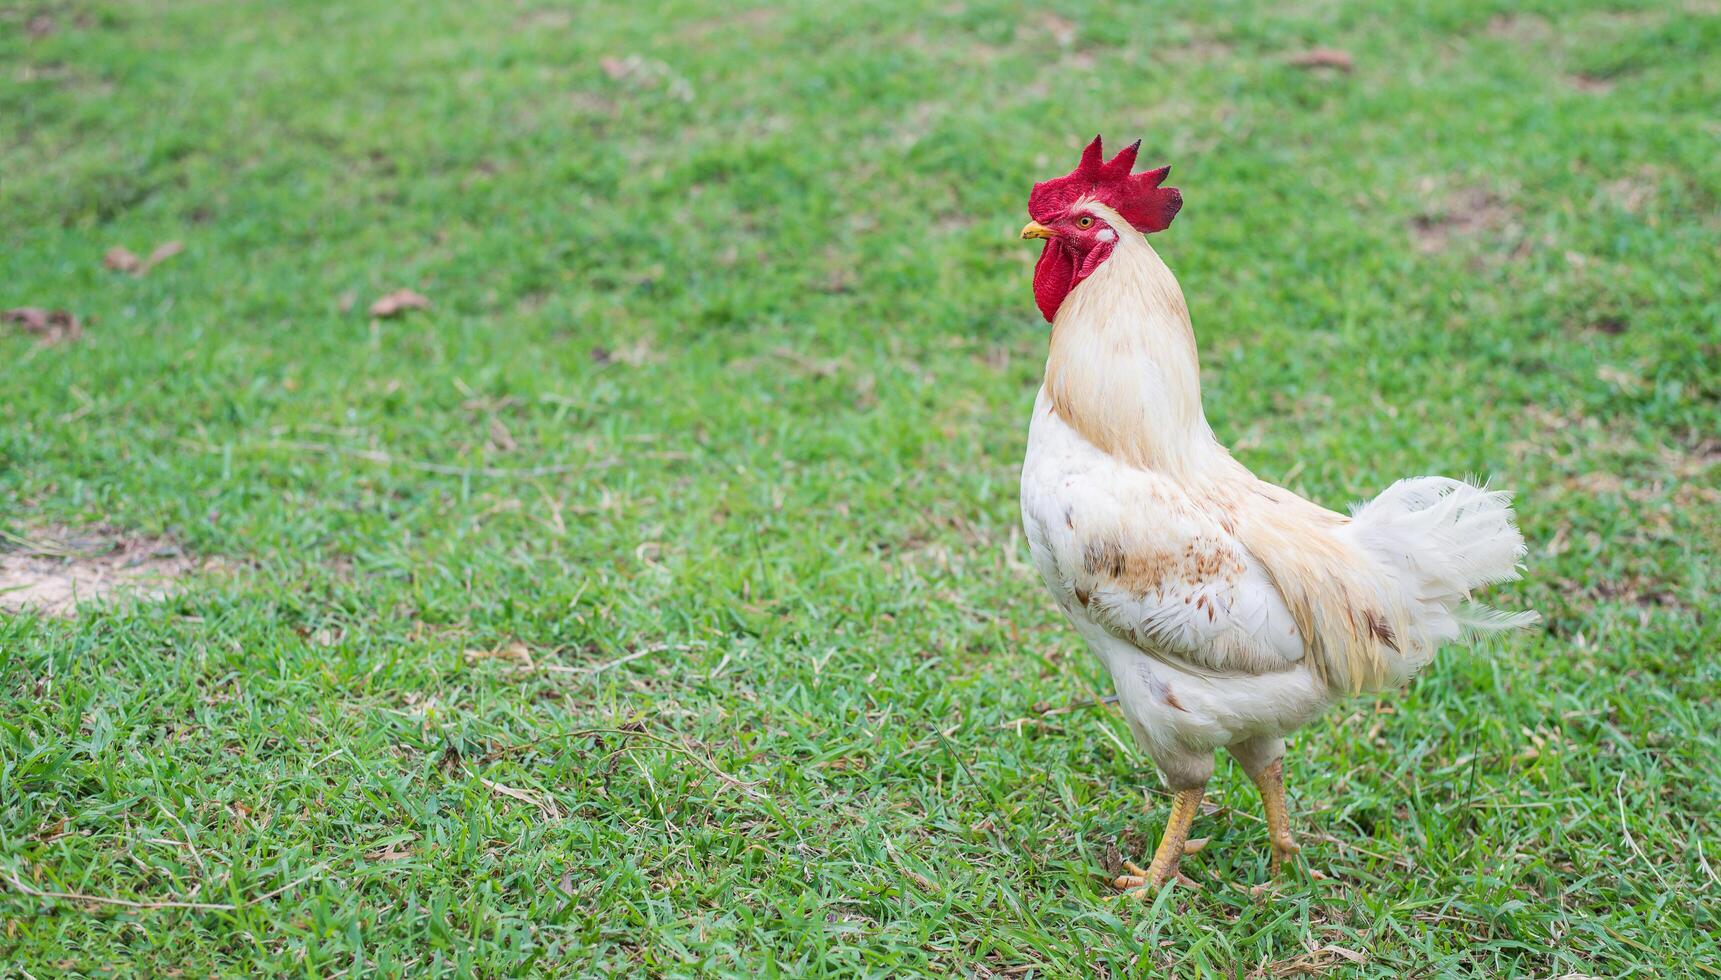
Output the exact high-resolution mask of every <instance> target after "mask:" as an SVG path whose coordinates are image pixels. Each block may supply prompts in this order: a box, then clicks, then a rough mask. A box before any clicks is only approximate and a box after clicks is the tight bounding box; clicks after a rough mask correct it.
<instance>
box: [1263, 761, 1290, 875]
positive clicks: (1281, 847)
mask: <svg viewBox="0 0 1721 980" xmlns="http://www.w3.org/2000/svg"><path fill="white" fill-rule="evenodd" d="M1252 778H1253V779H1254V780H1255V787H1256V788H1257V789H1259V790H1260V791H1261V805H1262V806H1263V808H1265V809H1266V811H1267V841H1268V842H1269V843H1271V844H1272V845H1273V858H1272V865H1271V867H1272V870H1273V874H1275V875H1276V874H1278V873H1279V869H1280V868H1281V867H1283V866H1284V863H1285V861H1286V860H1287V859H1292V858H1295V856H1296V854H1297V852H1298V851H1300V850H1302V848H1301V847H1300V846H1298V844H1297V841H1296V839H1295V838H1293V837H1292V836H1291V815H1290V813H1289V812H1288V811H1287V810H1286V809H1285V760H1284V759H1282V758H1279V759H1274V760H1273V763H1272V765H1269V766H1268V767H1267V768H1265V769H1263V770H1261V771H1260V772H1259V773H1257V774H1256V775H1255V776H1254V777H1252Z"/></svg>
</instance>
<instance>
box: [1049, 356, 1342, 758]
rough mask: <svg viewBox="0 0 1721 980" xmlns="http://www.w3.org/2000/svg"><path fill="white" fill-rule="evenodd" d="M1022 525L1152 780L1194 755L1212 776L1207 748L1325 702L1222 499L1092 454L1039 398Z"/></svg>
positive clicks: (1297, 718) (1294, 718) (1272, 728)
mask: <svg viewBox="0 0 1721 980" xmlns="http://www.w3.org/2000/svg"><path fill="white" fill-rule="evenodd" d="M1215 451H1216V452H1222V451H1220V450H1218V448H1217V447H1215ZM1225 462H1229V458H1228V457H1225ZM1022 522H1023V529H1024V531H1025V533H1026V535H1027V538H1028V544H1029V547H1030V550H1031V551H1032V553H1033V559H1034V564H1035V566H1036V567H1037V568H1038V570H1039V572H1040V576H1041V578H1042V579H1044V581H1045V584H1046V588H1047V589H1048V590H1049V591H1050V592H1051V593H1052V596H1053V598H1054V599H1055V600H1056V601H1057V602H1058V605H1059V607H1060V608H1062V609H1063V611H1064V613H1065V615H1066V616H1068V617H1069V619H1070V621H1071V622H1072V623H1073V624H1074V625H1075V627H1076V628H1077V630H1078V631H1079V632H1080V633H1081V634H1082V636H1083V637H1084V638H1085V639H1086V640H1087V641H1088V644H1089V646H1090V647H1092V649H1093V650H1094V652H1095V654H1097V655H1098V656H1099V658H1100V659H1101V661H1102V662H1104V664H1105V666H1106V668H1107V669H1108V671H1109V672H1110V673H1111V675H1112V679H1113V683H1114V684H1115V685H1116V687H1117V692H1118V696H1119V704H1120V706H1121V708H1122V709H1123V713H1124V715H1125V716H1126V717H1127V718H1128V719H1129V721H1130V725H1131V728H1132V729H1133V730H1134V732H1135V735H1136V738H1137V740H1138V742H1140V743H1141V744H1142V747H1143V748H1144V749H1146V750H1147V751H1148V753H1149V754H1150V755H1151V756H1153V757H1154V759H1155V761H1156V762H1158V763H1159V764H1160V766H1161V768H1162V769H1166V770H1167V771H1168V772H1170V771H1173V770H1174V769H1175V768H1176V763H1177V758H1176V757H1178V756H1180V755H1189V756H1191V757H1194V756H1199V755H1200V754H1201V753H1206V754H1207V757H1208V760H1209V761H1208V762H1207V765H1209V766H1210V765H1211V761H1210V760H1211V753H1212V751H1213V750H1214V749H1216V748H1218V747H1220V746H1224V745H1230V744H1233V743H1235V742H1239V741H1242V740H1244V739H1248V738H1252V737H1256V736H1275V737H1276V736H1280V735H1283V734H1284V733H1286V732H1288V731H1290V730H1291V729H1293V728H1295V727H1297V726H1298V725H1300V724H1302V723H1303V722H1305V721H1307V720H1308V719H1309V718H1310V717H1312V716H1313V715H1314V714H1316V713H1318V712H1319V711H1320V710H1321V709H1322V708H1324V707H1325V706H1326V705H1327V703H1328V697H1327V690H1326V687H1325V685H1323V684H1322V683H1320V682H1319V680H1318V679H1317V678H1316V677H1315V675H1314V672H1313V671H1312V670H1311V669H1310V667H1309V664H1308V663H1307V659H1308V658H1307V657H1306V656H1305V651H1304V643H1303V638H1302V636H1301V635H1300V634H1299V632H1298V629H1297V625H1296V621H1295V619H1294V618H1293V617H1292V615H1291V612H1290V610H1289V609H1288V608H1287V606H1286V604H1285V602H1284V600H1283V598H1282V597H1281V596H1280V595H1279V593H1278V591H1277V589H1275V588H1274V586H1273V584H1272V582H1271V581H1270V580H1269V578H1268V576H1267V574H1266V572H1265V570H1264V569H1263V568H1262V567H1261V565H1260V563H1259V562H1257V561H1256V560H1255V558H1254V557H1253V556H1252V555H1250V554H1249V552H1248V550H1247V549H1246V548H1244V547H1243V546H1242V544H1240V543H1239V542H1238V540H1237V538H1236V536H1235V534H1234V532H1233V529H1232V528H1231V527H1230V517H1229V515H1228V513H1227V509H1226V506H1225V505H1224V503H1223V494H1222V493H1208V492H1206V491H1204V490H1203V489H1202V488H1201V487H1199V486H1194V487H1192V486H1190V485H1186V484H1185V483H1183V482H1180V481H1174V480H1173V479H1171V478H1170V477H1168V476H1166V475H1164V474H1161V473H1157V472H1154V471H1151V470H1147V469H1142V468H1139V467H1136V466H1133V465H1130V464H1127V463H1123V462H1120V461H1119V460H1117V459H1115V458H1114V457H1112V456H1110V455H1108V454H1107V453H1105V452H1103V451H1101V450H1099V449H1098V448H1096V447H1095V446H1094V445H1093V444H1091V443H1090V442H1088V441H1087V440H1086V439H1085V438H1083V437H1082V435H1081V434H1080V433H1078V432H1077V431H1076V430H1074V429H1073V428H1071V427H1070V426H1069V425H1067V424H1066V423H1065V422H1064V421H1063V420H1062V419H1061V418H1059V416H1058V415H1057V414H1056V413H1055V412H1053V411H1052V410H1051V408H1050V404H1049V402H1048V399H1047V396H1046V393H1045V391H1044V390H1043V389H1042V390H1041V392H1040V396H1039V398H1038V399H1037V401H1036V403H1035V407H1034V418H1033V422H1032V424H1031V425H1030V427H1029V432H1028V452H1027V459H1026V461H1025V463H1024V465H1023V468H1022Z"/></svg>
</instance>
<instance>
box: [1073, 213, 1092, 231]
mask: <svg viewBox="0 0 1721 980" xmlns="http://www.w3.org/2000/svg"><path fill="white" fill-rule="evenodd" d="M1093 226H1094V219H1093V218H1091V217H1089V216H1088V215H1085V214H1084V215H1082V216H1081V217H1079V218H1077V219H1076V227H1077V228H1092V227H1093Z"/></svg>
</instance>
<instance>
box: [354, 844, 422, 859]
mask: <svg viewBox="0 0 1721 980" xmlns="http://www.w3.org/2000/svg"><path fill="white" fill-rule="evenodd" d="M410 857H412V852H411V851H409V850H407V849H406V848H404V847H401V846H400V845H398V844H390V845H388V846H387V847H385V848H382V849H381V850H376V851H366V852H365V860H366V861H405V860H406V859H407V858H410Z"/></svg>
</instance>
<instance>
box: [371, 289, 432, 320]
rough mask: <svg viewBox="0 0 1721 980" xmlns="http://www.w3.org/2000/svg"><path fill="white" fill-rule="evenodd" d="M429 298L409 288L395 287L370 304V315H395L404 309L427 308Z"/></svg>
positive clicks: (428, 307)
mask: <svg viewBox="0 0 1721 980" xmlns="http://www.w3.org/2000/svg"><path fill="white" fill-rule="evenodd" d="M428 309H430V300H428V299H425V298H424V297H423V296H422V295H420V294H418V293H415V292H413V291H412V290H410V289H397V290H395V291H394V292H392V293H389V294H388V295H387V296H384V297H383V298H382V299H379V300H377V301H376V302H374V303H372V304H371V305H370V315H371V316H383V317H388V316H396V315H398V314H400V313H402V312H404V311H406V310H428Z"/></svg>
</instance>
